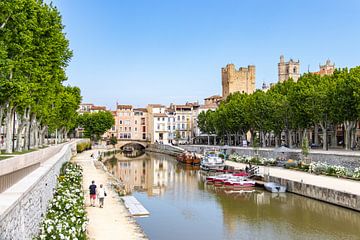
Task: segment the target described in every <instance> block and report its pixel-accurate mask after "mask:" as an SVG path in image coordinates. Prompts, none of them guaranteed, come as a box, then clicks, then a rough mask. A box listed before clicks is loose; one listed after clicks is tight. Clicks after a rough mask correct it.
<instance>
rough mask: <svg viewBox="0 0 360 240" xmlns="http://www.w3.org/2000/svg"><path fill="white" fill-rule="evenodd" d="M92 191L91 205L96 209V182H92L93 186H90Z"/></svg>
mask: <svg viewBox="0 0 360 240" xmlns="http://www.w3.org/2000/svg"><path fill="white" fill-rule="evenodd" d="M89 191H90V204H91V206H92V207H95V199H96V185H95V181H94V180H92V181H91V185H90V186H89Z"/></svg>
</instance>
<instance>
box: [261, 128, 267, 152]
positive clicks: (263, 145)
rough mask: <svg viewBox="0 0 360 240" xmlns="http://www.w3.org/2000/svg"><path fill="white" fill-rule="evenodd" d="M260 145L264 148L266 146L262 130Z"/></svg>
mask: <svg viewBox="0 0 360 240" xmlns="http://www.w3.org/2000/svg"><path fill="white" fill-rule="evenodd" d="M260 133H261V146H262V147H263V148H264V147H266V141H265V135H266V133H265V132H264V131H261V132H260Z"/></svg>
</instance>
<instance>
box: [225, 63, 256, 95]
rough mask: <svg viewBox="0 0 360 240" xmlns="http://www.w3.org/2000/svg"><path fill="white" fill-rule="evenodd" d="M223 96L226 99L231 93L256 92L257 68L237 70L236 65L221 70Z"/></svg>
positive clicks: (250, 66)
mask: <svg viewBox="0 0 360 240" xmlns="http://www.w3.org/2000/svg"><path fill="white" fill-rule="evenodd" d="M221 80H222V96H223V98H224V99H225V98H226V97H227V96H229V94H230V93H234V92H241V93H248V94H250V93H253V92H254V91H255V66H254V65H249V66H248V67H247V68H246V67H241V68H239V70H236V69H235V65H234V64H228V65H226V67H224V68H221Z"/></svg>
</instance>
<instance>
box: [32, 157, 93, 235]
mask: <svg viewBox="0 0 360 240" xmlns="http://www.w3.org/2000/svg"><path fill="white" fill-rule="evenodd" d="M60 174H61V175H60V177H59V182H58V185H57V188H56V190H55V194H54V197H53V199H52V200H51V202H50V204H49V207H48V211H47V214H46V217H45V219H44V220H43V222H42V224H41V227H40V235H39V237H37V238H36V239H38V240H39V239H78V240H85V239H86V226H87V223H88V220H87V217H86V212H85V209H84V195H83V192H82V191H81V181H82V169H81V167H80V166H78V165H75V164H73V163H65V164H64V166H63V168H62V170H61V173H60Z"/></svg>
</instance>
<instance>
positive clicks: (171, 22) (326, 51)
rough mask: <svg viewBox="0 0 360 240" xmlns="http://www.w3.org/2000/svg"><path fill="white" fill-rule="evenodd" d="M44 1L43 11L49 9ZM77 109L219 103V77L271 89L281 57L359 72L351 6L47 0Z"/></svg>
mask: <svg viewBox="0 0 360 240" xmlns="http://www.w3.org/2000/svg"><path fill="white" fill-rule="evenodd" d="M47 2H50V0H48V1H47ZM52 2H53V4H54V5H55V6H56V7H57V8H58V9H59V11H60V13H61V15H62V17H63V23H64V25H65V30H64V31H65V33H66V35H67V38H68V39H69V41H70V48H71V49H72V50H73V53H74V56H73V58H72V60H71V62H70V64H69V67H68V68H67V75H68V81H67V84H70V85H73V86H78V87H80V88H81V91H82V96H83V102H86V103H94V104H96V105H105V106H107V107H108V108H110V109H115V106H116V103H118V104H132V105H134V106H136V107H145V106H146V105H147V104H149V103H161V104H165V105H168V104H170V103H176V104H182V103H185V102H193V101H199V102H200V103H202V102H203V99H204V98H206V97H208V96H211V95H215V94H219V95H221V91H222V90H221V68H222V67H225V66H226V64H228V63H233V64H235V66H236V67H237V68H239V67H246V66H248V65H255V66H256V87H257V88H261V86H262V84H263V82H265V83H271V82H277V63H278V62H279V57H280V55H281V54H282V55H284V56H285V61H287V60H289V59H290V58H293V59H295V60H297V59H299V60H300V68H301V73H303V72H307V71H308V69H309V70H310V71H318V69H319V64H320V63H321V64H322V63H324V62H325V61H326V60H327V59H330V60H332V61H333V62H335V64H336V67H354V66H357V65H360V14H359V12H360V1H358V0H342V1H340V0H326V1H323V0H292V1H289V0H276V1H269V0H176V1H175V0H136V1H135V0H106V1H100V0H53V1H52Z"/></svg>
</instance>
